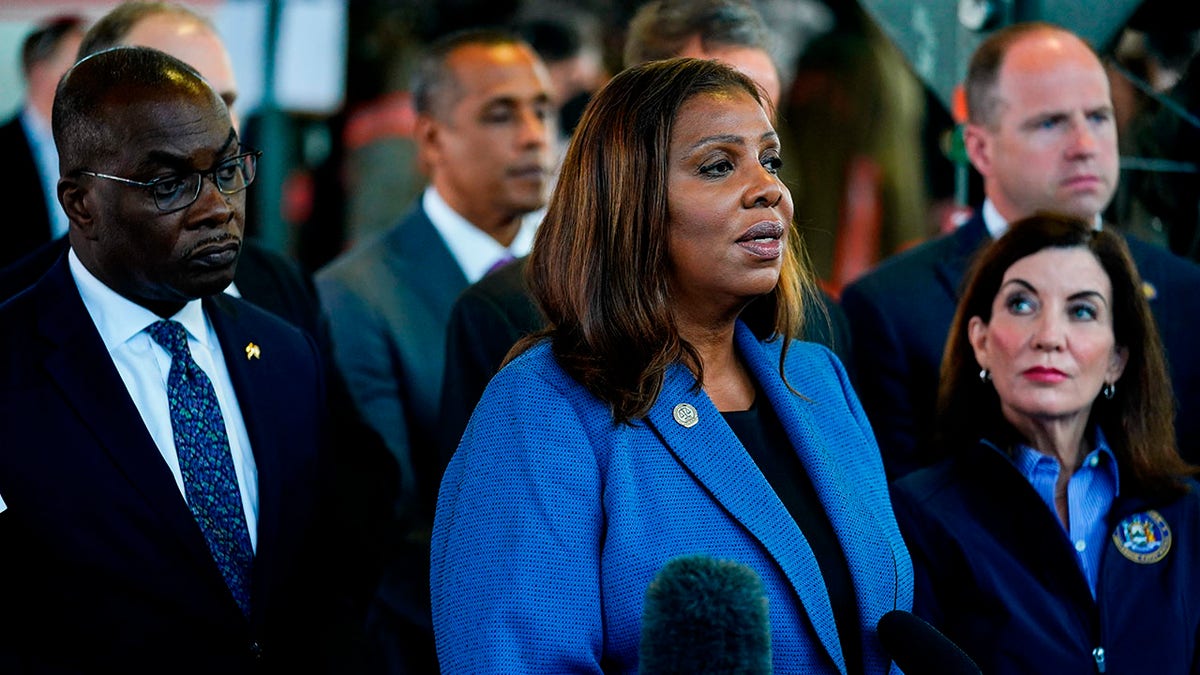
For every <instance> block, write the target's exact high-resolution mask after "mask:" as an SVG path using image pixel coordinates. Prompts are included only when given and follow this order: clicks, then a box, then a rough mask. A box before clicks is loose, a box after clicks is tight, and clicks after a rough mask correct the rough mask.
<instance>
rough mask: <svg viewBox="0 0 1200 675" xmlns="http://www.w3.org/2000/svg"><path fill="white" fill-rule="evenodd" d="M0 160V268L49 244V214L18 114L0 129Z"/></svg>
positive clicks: (31, 150) (40, 181) (36, 168)
mask: <svg viewBox="0 0 1200 675" xmlns="http://www.w3.org/2000/svg"><path fill="white" fill-rule="evenodd" d="M0 157H3V158H4V165H5V167H6V168H5V175H6V178H4V180H0V204H3V205H4V218H3V221H2V222H3V225H0V267H4V266H5V265H8V264H9V263H11V262H13V261H15V260H17V259H18V258H20V257H21V256H23V255H25V254H27V253H29V252H30V251H32V250H34V249H35V248H37V247H38V246H41V245H42V244H44V243H46V242H48V241H50V215H49V214H48V213H46V198H45V196H44V192H43V191H42V179H41V178H40V177H39V176H38V167H37V162H36V161H34V158H33V149H32V148H30V147H29V139H28V138H26V137H25V129H24V127H22V126H21V114H20V113H17V114H16V115H13V117H12V118H11V119H10V120H8V121H7V122H5V123H4V126H0Z"/></svg>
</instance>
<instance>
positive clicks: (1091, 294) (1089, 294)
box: [1067, 291, 1108, 307]
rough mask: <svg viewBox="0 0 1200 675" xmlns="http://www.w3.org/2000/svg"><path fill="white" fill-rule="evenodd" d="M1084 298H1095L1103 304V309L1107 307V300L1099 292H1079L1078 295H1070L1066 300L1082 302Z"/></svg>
mask: <svg viewBox="0 0 1200 675" xmlns="http://www.w3.org/2000/svg"><path fill="white" fill-rule="evenodd" d="M1085 298H1097V299H1099V300H1100V302H1102V303H1104V306H1105V307H1107V306H1108V298H1106V297H1104V294H1103V293H1101V292H1100V291H1079V292H1078V293H1072V294H1071V295H1070V296H1068V297H1067V300H1083V299H1085Z"/></svg>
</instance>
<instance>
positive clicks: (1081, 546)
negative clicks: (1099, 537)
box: [1075, 539, 1087, 553]
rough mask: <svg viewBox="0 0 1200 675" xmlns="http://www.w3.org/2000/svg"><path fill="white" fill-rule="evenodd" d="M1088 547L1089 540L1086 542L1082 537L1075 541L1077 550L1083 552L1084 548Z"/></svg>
mask: <svg viewBox="0 0 1200 675" xmlns="http://www.w3.org/2000/svg"><path fill="white" fill-rule="evenodd" d="M1086 548H1087V542H1086V541H1084V540H1082V539H1080V540H1079V541H1077V542H1075V550H1076V551H1079V552H1080V553H1083V550H1084V549H1086Z"/></svg>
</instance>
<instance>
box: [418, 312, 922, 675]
mask: <svg viewBox="0 0 1200 675" xmlns="http://www.w3.org/2000/svg"><path fill="white" fill-rule="evenodd" d="M736 344H737V348H738V350H739V353H740V354H741V356H742V358H743V360H744V361H745V363H746V364H747V366H748V367H749V369H750V371H751V374H752V375H753V377H754V378H755V380H756V381H757V382H758V383H759V385H760V387H761V389H762V391H763V392H764V393H765V395H766V397H767V399H768V400H769V402H770V404H771V405H772V406H773V407H774V410H775V411H776V413H777V415H778V416H779V419H780V421H781V422H782V423H783V426H784V428H785V429H786V431H787V433H788V436H789V438H790V439H791V441H792V444H793V446H794V447H795V449H796V452H797V453H798V454H799V456H800V459H801V461H802V462H803V464H804V466H805V467H806V468H807V469H808V472H809V474H810V475H811V477H812V482H813V484H814V485H815V487H816V490H817V493H818V495H819V497H820V500H821V503H822V504H824V505H825V509H826V511H827V512H828V514H829V517H830V520H831V522H832V524H833V528H834V530H835V531H836V532H837V535H838V538H839V540H840V542H841V544H842V548H843V551H844V552H845V554H846V559H847V561H848V563H849V566H850V572H851V575H852V578H853V582H854V587H855V595H856V597H857V601H858V613H859V617H860V621H861V629H862V636H863V645H862V652H863V663H864V665H865V667H866V672H867V673H872V674H877V673H888V672H894V673H898V672H899V671H898V670H896V669H895V667H894V666H893V665H892V664H891V662H890V660H889V659H888V657H887V655H886V654H885V653H884V652H883V650H882V648H881V646H880V643H879V639H878V636H877V634H876V631H875V626H876V624H877V623H878V621H879V618H880V617H881V616H882V615H883V614H884V613H885V612H887V611H889V610H891V609H896V608H899V609H905V610H908V609H911V605H912V586H913V576H912V564H911V561H910V559H909V557H908V553H907V551H906V549H905V547H904V543H903V540H902V539H901V537H900V533H899V530H898V528H897V526H896V521H895V518H894V516H893V515H892V509H891V504H890V502H889V499H888V489H887V484H886V481H885V478H884V473H883V464H882V462H881V460H880V457H879V449H878V447H877V446H876V444H875V440H874V436H873V435H872V433H871V428H870V426H869V424H868V423H867V419H866V416H865V415H864V414H863V411H862V408H861V407H860V406H859V403H858V399H857V398H856V397H855V395H854V391H853V390H852V389H851V388H850V383H849V381H848V380H847V378H846V373H845V371H844V370H843V368H842V365H841V363H840V362H839V361H838V360H837V357H835V356H834V355H833V354H832V353H830V352H829V351H828V350H827V349H825V348H824V347H820V346H818V345H815V344H811V343H805V342H793V343H792V346H791V348H790V349H789V351H788V358H787V363H786V372H787V378H788V382H789V383H790V384H791V385H792V387H793V388H794V389H795V390H796V391H797V392H799V394H800V395H797V394H795V393H793V392H791V391H789V390H788V388H787V386H786V385H785V384H784V381H783V379H782V378H781V377H780V375H779V350H780V344H781V343H780V342H779V341H774V342H760V341H759V340H758V339H756V338H755V336H754V335H753V333H751V331H750V330H749V329H748V328H746V326H745V325H743V324H741V323H739V324H738V326H737V331H736ZM680 403H688V404H690V405H692V406H693V407H694V408H695V410H696V411H697V412H698V418H699V419H698V421H697V422H696V423H695V424H694V425H693V426H690V427H687V426H684V425H683V424H681V423H679V422H677V421H676V419H675V416H674V414H673V411H674V410H675V407H676V406H677V405H678V404H680ZM686 554H706V555H709V556H712V557H715V558H718V559H723V560H736V561H739V562H741V563H743V564H745V565H748V566H749V567H751V568H752V569H754V570H755V571H756V572H757V573H758V575H759V576H760V577H762V580H763V584H764V586H765V588H766V594H767V599H768V604H769V611H770V621H771V642H772V651H773V664H774V668H775V672H778V673H799V672H804V673H845V659H844V657H843V655H842V649H841V645H840V643H839V641H838V635H837V627H836V625H835V623H834V618H833V610H832V608H831V605H830V600H829V595H828V593H827V592H826V590H825V585H824V582H823V581H822V578H821V572H820V569H819V568H818V566H817V561H816V559H815V558H814V556H813V553H812V550H811V548H810V547H809V545H808V542H807V541H806V540H805V538H804V535H803V534H801V532H800V529H799V527H797V525H796V522H795V520H793V519H792V517H791V515H789V513H788V511H787V509H786V508H784V506H783V503H782V502H780V500H779V498H778V497H777V496H776V495H775V493H774V492H773V491H772V489H771V487H770V485H769V484H768V483H767V480H766V479H765V478H764V477H763V475H762V473H761V472H760V471H759V470H758V467H757V466H756V465H755V463H754V461H753V460H752V459H751V458H750V456H749V454H748V453H747V452H746V450H745V448H743V447H742V445H741V443H740V442H739V441H738V439H737V437H736V436H735V435H734V433H733V431H732V430H731V429H730V428H729V426H728V425H727V424H726V423H725V421H724V419H723V418H722V416H721V414H720V412H718V411H717V409H716V407H715V406H714V405H713V403H712V401H711V400H709V398H708V396H707V395H706V394H705V393H704V392H703V391H701V390H698V389H696V388H695V378H694V377H693V376H692V374H691V373H690V371H689V370H688V369H687V368H686V367H684V366H682V365H680V364H677V365H675V366H673V367H672V368H671V369H670V370H669V371H668V373H667V375H666V378H665V382H664V385H663V389H662V393H661V394H660V396H659V398H658V400H657V402H656V403H655V405H654V407H653V408H652V409H651V411H650V413H649V414H648V415H647V416H646V417H645V418H644V419H642V420H638V421H636V422H634V423H632V424H628V425H619V426H617V425H614V424H613V420H612V415H611V412H610V411H609V408H608V406H607V405H605V404H604V403H603V402H601V401H599V400H598V399H596V398H595V397H593V396H592V395H591V394H590V393H588V392H587V391H586V390H585V389H584V388H583V387H582V386H581V385H580V384H579V383H577V382H576V381H575V380H574V379H572V378H571V377H570V376H569V375H567V374H566V373H565V372H564V371H563V370H562V368H560V367H559V365H558V363H557V361H556V360H555V358H554V355H553V353H552V352H551V349H550V345H549V343H547V342H543V343H541V344H539V345H538V346H536V347H534V348H532V349H530V350H529V351H527V352H526V353H525V354H523V355H521V356H520V357H519V358H517V359H515V360H514V361H513V362H512V363H510V364H509V365H508V366H507V367H506V368H504V370H503V371H501V372H500V373H499V374H498V375H497V376H496V377H495V378H494V379H493V380H492V382H491V384H490V385H489V386H488V388H487V391H486V392H485V394H484V396H483V399H482V400H481V402H480V404H479V406H478V408H476V410H475V413H474V415H473V416H472V418H471V422H470V424H469V425H468V427H467V430H466V432H465V434H464V436H463V439H462V443H461V444H460V445H459V448H458V451H457V453H456V454H455V455H454V458H453V460H452V461H451V462H450V466H449V468H448V469H447V471H446V474H445V477H444V478H443V480H442V486H441V492H440V494H439V497H438V505H437V516H436V519H435V523H434V530H433V548H432V558H431V563H432V570H431V579H430V581H431V586H432V597H433V624H434V631H435V634H436V638H437V651H438V658H439V660H440V662H441V666H442V670H443V672H444V673H518V672H519V673H599V672H612V673H632V672H636V671H637V657H638V646H639V642H640V631H641V617H642V607H643V603H644V598H645V593H646V587H647V586H648V585H649V584H650V582H651V580H652V579H653V577H654V575H655V574H656V573H657V572H658V570H659V569H660V568H661V567H662V566H663V564H664V563H666V562H667V561H668V560H670V559H671V558H674V557H676V556H680V555H686Z"/></svg>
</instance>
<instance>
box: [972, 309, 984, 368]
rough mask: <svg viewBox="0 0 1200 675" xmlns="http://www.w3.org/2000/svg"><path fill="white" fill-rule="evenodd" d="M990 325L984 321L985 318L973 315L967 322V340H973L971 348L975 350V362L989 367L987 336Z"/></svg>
mask: <svg viewBox="0 0 1200 675" xmlns="http://www.w3.org/2000/svg"><path fill="white" fill-rule="evenodd" d="M987 334H988V325H987V324H986V323H984V322H983V319H981V318H979V317H977V316H973V317H971V320H970V321H968V322H967V340H969V341H970V342H971V349H973V350H974V351H975V362H976V363H978V364H979V367H980V368H987V367H988V366H987V361H988V360H987V337H988V335H987Z"/></svg>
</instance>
